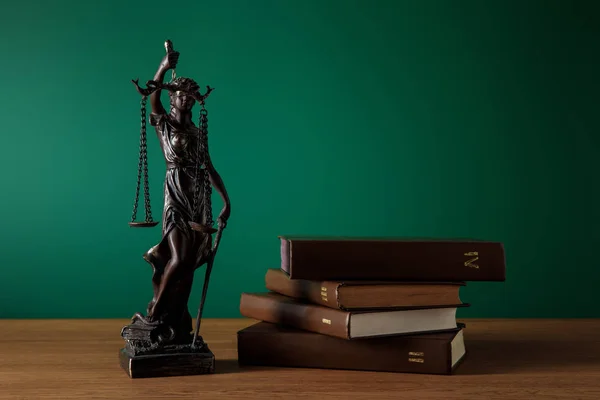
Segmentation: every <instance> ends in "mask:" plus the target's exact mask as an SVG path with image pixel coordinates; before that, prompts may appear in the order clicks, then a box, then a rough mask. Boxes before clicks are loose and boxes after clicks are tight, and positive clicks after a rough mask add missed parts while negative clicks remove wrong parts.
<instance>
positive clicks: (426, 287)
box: [265, 269, 465, 310]
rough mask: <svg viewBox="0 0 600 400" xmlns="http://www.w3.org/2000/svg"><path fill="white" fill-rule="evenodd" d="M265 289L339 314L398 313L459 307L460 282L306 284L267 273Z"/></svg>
mask: <svg viewBox="0 0 600 400" xmlns="http://www.w3.org/2000/svg"><path fill="white" fill-rule="evenodd" d="M265 285H266V288H267V289H269V290H271V291H273V292H276V293H279V294H282V295H285V296H289V297H293V298H296V299H300V300H306V301H308V302H310V303H314V304H320V305H322V306H325V307H331V308H336V309H339V310H377V309H401V308H408V307H438V306H450V305H458V304H462V302H461V300H460V296H459V289H460V287H461V286H464V285H465V283H464V282H439V283H434V282H393V281H380V282H377V281H345V282H340V281H337V282H336V281H321V282H317V281H309V280H305V279H290V277H289V276H288V275H287V274H286V273H285V272H283V271H282V270H281V269H268V270H267V273H266V274H265Z"/></svg>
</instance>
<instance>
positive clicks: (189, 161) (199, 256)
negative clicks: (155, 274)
mask: <svg viewBox="0 0 600 400" xmlns="http://www.w3.org/2000/svg"><path fill="white" fill-rule="evenodd" d="M150 124H151V125H152V126H154V127H155V129H156V134H157V136H158V139H159V141H160V145H161V148H162V151H163V155H164V158H165V161H166V164H167V172H166V176H165V183H164V209H163V217H162V240H161V242H160V243H159V244H158V245H157V246H155V249H156V250H157V251H158V252H159V253H160V255H161V256H162V257H164V258H163V259H169V258H170V254H165V252H169V245H168V243H167V237H168V235H169V233H170V232H171V231H172V230H173V229H177V230H179V231H180V232H181V233H182V234H183V235H184V236H185V237H186V240H188V241H189V242H188V243H189V244H191V246H189V247H190V248H191V250H192V251H193V252H194V254H193V257H192V260H194V261H195V263H194V268H197V267H198V266H200V265H202V264H203V263H204V262H205V261H206V258H207V256H208V255H209V253H210V241H211V236H210V235H207V234H202V233H198V232H196V231H194V230H192V229H191V228H190V226H189V221H192V220H193V211H194V188H195V179H196V173H198V178H199V179H200V183H201V182H202V172H203V171H202V170H200V167H201V166H202V163H203V161H204V160H203V159H202V155H201V154H198V151H197V148H198V146H197V143H198V142H197V141H198V139H199V130H198V128H197V127H195V126H192V127H188V128H187V129H186V130H185V131H183V130H179V129H178V128H177V125H176V123H175V122H174V121H173V120H172V119H171V117H170V116H169V115H168V114H151V115H150ZM203 199H204V193H203V191H202V185H201V186H200V190H199V196H198V216H197V217H196V219H195V222H199V223H203V222H204V220H203V215H204V202H203Z"/></svg>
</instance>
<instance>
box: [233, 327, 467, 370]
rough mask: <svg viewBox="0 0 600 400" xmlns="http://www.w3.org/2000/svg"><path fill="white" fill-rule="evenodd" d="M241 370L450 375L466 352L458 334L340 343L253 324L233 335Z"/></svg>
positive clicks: (322, 336) (450, 332)
mask: <svg viewBox="0 0 600 400" xmlns="http://www.w3.org/2000/svg"><path fill="white" fill-rule="evenodd" d="M237 348H238V362H239V363H240V364H241V365H260V366H274V367H295V368H322V369H344V370H362V371H379V372H400V373H421V374H451V373H452V372H454V370H455V369H456V368H457V366H458V365H459V364H460V362H461V361H462V360H464V358H465V356H466V354H467V352H466V348H465V342H464V338H463V330H462V329H460V328H457V329H456V330H454V331H448V332H445V333H431V334H422V335H406V336H395V337H386V338H377V339H366V340H343V339H338V338H335V337H331V336H326V335H319V334H318V333H312V332H306V331H302V330H299V329H294V328H288V327H284V326H278V325H275V324H270V323H267V322H259V323H257V324H254V325H251V326H249V327H247V328H245V329H242V330H240V331H239V332H238V333H237Z"/></svg>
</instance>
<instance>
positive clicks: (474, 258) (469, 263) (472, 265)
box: [465, 251, 479, 269]
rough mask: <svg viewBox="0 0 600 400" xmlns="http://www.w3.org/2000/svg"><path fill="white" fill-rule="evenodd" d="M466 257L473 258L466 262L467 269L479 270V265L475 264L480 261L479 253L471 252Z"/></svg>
mask: <svg viewBox="0 0 600 400" xmlns="http://www.w3.org/2000/svg"><path fill="white" fill-rule="evenodd" d="M465 256H467V257H471V258H469V259H468V260H467V261H465V267H470V268H475V269H479V264H475V261H477V260H479V252H477V251H469V252H467V253H465Z"/></svg>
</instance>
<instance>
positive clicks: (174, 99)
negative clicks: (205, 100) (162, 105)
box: [169, 77, 200, 111]
mask: <svg viewBox="0 0 600 400" xmlns="http://www.w3.org/2000/svg"><path fill="white" fill-rule="evenodd" d="M199 89H200V86H198V84H197V83H196V82H195V81H194V80H193V79H190V78H184V77H178V78H175V79H174V80H173V81H172V82H170V83H169V97H170V98H171V107H175V108H177V109H178V110H180V111H190V110H191V109H192V107H194V103H195V102H196V100H195V99H194V95H195V94H196V93H198V90H199Z"/></svg>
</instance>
